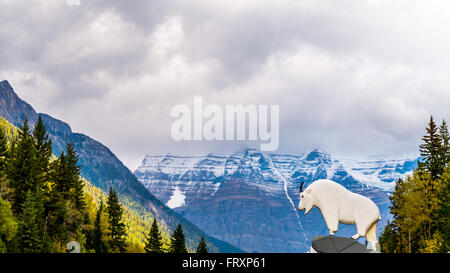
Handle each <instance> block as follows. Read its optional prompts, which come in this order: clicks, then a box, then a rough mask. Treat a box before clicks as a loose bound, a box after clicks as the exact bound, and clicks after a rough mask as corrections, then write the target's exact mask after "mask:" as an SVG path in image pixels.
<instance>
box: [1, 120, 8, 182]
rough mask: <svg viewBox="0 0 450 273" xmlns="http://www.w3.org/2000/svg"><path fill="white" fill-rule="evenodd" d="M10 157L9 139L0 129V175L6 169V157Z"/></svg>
mask: <svg viewBox="0 0 450 273" xmlns="http://www.w3.org/2000/svg"><path fill="white" fill-rule="evenodd" d="M7 156H8V139H7V137H6V134H5V131H4V130H3V128H1V127H0V174H2V173H3V171H4V170H5V167H6V157H7Z"/></svg>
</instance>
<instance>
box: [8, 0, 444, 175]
mask: <svg viewBox="0 0 450 273" xmlns="http://www.w3.org/2000/svg"><path fill="white" fill-rule="evenodd" d="M449 12H450V3H449V2H448V1H437V0H436V1H428V2H427V3H424V2H423V1H410V0H409V1H382V0H377V1H375V0H371V1H350V0H349V1H339V2H336V1H331V0H330V1H312V0H303V1H293V0H281V1H264V2H261V1H200V0H198V1H189V4H188V3H184V2H178V1H167V0H165V1H157V0H155V1H151V3H150V1H149V2H140V3H139V4H138V3H133V4H130V3H125V2H124V1H119V0H117V1H114V0H108V1H82V4H81V5H80V6H69V5H67V4H65V1H40V2H39V1H32V2H31V3H30V2H29V1H0V17H2V18H3V19H4V23H3V24H2V25H0V39H1V40H2V50H1V51H0V78H2V79H8V80H9V81H10V82H11V84H12V85H13V87H15V89H16V91H17V92H18V94H19V95H20V96H21V97H22V98H24V99H25V100H27V101H28V102H29V103H31V104H32V105H33V106H35V107H36V108H37V110H39V111H42V112H46V113H48V114H51V115H53V116H55V117H57V118H59V119H62V120H65V121H67V122H69V123H70V124H71V125H72V127H73V129H74V130H75V131H79V132H83V133H85V134H88V135H90V136H92V137H94V138H96V139H98V140H100V141H101V142H103V143H104V144H106V145H107V146H109V147H110V148H111V149H112V151H113V152H115V153H117V154H118V156H119V158H121V159H123V160H124V161H125V162H126V163H127V164H128V165H129V166H131V167H135V166H136V164H138V162H139V160H140V158H141V157H142V156H143V155H144V154H145V153H161V152H165V151H171V152H181V153H183V152H199V151H205V152H207V151H210V150H221V151H225V150H230V149H236V148H239V147H241V146H243V145H247V144H246V143H230V142H212V143H199V142H193V143H183V142H182V143H177V142H174V141H172V140H171V138H170V125H171V122H172V120H171V118H170V108H171V107H172V106H173V105H175V104H179V103H185V104H192V100H193V97H194V95H200V96H202V97H203V98H204V100H205V102H206V103H211V104H212V103H214V104H219V105H221V104H222V105H224V104H226V103H229V104H279V105H280V119H281V120H280V121H281V127H280V129H281V135H280V137H281V142H280V152H287V153H289V152H292V153H295V152H299V151H302V150H305V149H309V148H313V147H322V148H325V149H328V150H330V151H331V152H336V153H339V154H349V153H390V152H392V153H396V152H398V153H401V152H411V151H415V150H416V149H417V144H418V142H419V141H420V136H421V135H422V134H423V133H424V129H423V128H424V126H425V124H426V121H427V118H428V115H429V114H434V115H435V116H436V118H437V119H442V118H448V117H449V114H450V112H449V108H448V105H449V104H450V90H449V86H450V78H449V77H448V75H449V74H450V65H449V64H450V36H449V35H447V33H449V31H450V19H449V18H450V17H448V14H449Z"/></svg>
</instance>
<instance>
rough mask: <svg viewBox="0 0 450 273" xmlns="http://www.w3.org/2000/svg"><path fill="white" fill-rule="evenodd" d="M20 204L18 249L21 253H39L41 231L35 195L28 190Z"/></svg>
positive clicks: (41, 242) (39, 208) (38, 205)
mask: <svg viewBox="0 0 450 273" xmlns="http://www.w3.org/2000/svg"><path fill="white" fill-rule="evenodd" d="M25 196H26V198H25V202H24V203H23V204H22V212H21V214H20V217H19V218H20V221H19V228H18V233H17V238H18V249H19V251H20V252H21V253H39V252H41V251H42V245H43V240H42V232H41V230H40V219H41V217H42V215H40V212H41V205H40V202H39V200H37V198H36V195H35V194H33V193H32V192H31V191H30V190H29V191H28V192H27V193H26V195H25Z"/></svg>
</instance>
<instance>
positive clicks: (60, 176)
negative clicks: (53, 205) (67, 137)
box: [52, 151, 71, 200]
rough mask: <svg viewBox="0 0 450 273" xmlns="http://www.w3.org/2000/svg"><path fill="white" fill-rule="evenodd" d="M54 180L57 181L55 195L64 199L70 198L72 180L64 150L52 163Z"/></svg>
mask: <svg viewBox="0 0 450 273" xmlns="http://www.w3.org/2000/svg"><path fill="white" fill-rule="evenodd" d="M52 169H53V170H52V181H53V182H54V183H55V187H54V188H55V192H54V195H55V197H56V195H58V197H59V198H61V199H63V200H70V188H71V183H70V182H71V181H70V175H69V171H68V166H67V160H66V155H65V153H64V151H62V152H61V155H60V156H59V157H58V159H57V160H56V161H55V162H54V163H53V164H52Z"/></svg>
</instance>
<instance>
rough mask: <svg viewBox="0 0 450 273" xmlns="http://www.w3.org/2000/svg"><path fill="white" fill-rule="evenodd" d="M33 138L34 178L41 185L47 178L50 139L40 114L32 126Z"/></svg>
mask: <svg viewBox="0 0 450 273" xmlns="http://www.w3.org/2000/svg"><path fill="white" fill-rule="evenodd" d="M33 138H34V141H35V149H36V179H37V183H38V186H40V187H42V186H43V183H44V182H45V181H48V180H49V166H50V159H51V156H52V141H51V140H50V139H49V136H48V134H47V130H46V128H45V125H44V122H43V121H42V118H41V116H39V118H38V121H37V123H36V125H35V126H34V130H33Z"/></svg>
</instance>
